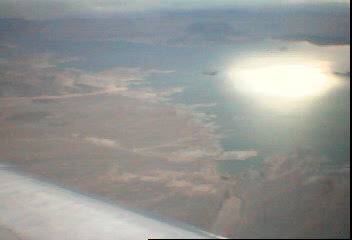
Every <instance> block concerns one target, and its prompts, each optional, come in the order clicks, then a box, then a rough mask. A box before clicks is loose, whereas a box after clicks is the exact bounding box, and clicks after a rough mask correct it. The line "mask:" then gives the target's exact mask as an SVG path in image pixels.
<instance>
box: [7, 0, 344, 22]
mask: <svg viewBox="0 0 352 240" xmlns="http://www.w3.org/2000/svg"><path fill="white" fill-rule="evenodd" d="M322 3H324V4H347V5H349V4H350V1H349V0H309V1H308V0H216V1H215V0H213V1H204V0H101V1H96V0H0V17H16V18H27V19H43V18H44V19H45V18H57V17H65V16H77V15H90V14H94V15H95V14H98V15H99V14H106V13H129V12H135V11H146V10H182V9H183V10H184V9H207V8H222V7H226V8H231V7H249V8H255V7H277V6H282V5H284V6H288V5H291V4H293V5H296V4H322Z"/></svg>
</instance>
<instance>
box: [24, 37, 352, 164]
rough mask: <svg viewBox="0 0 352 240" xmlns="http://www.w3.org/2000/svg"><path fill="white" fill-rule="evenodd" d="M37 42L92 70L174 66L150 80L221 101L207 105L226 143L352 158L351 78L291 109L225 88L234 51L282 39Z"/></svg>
mask: <svg viewBox="0 0 352 240" xmlns="http://www.w3.org/2000/svg"><path fill="white" fill-rule="evenodd" d="M34 43H36V42H35V41H33V43H31V42H29V43H28V42H27V43H22V44H27V45H28V46H29V49H32V51H48V52H54V53H57V54H60V55H65V56H66V55H69V56H78V57H81V60H79V61H76V62H70V63H67V64H63V65H62V67H66V66H67V65H68V66H70V67H75V68H80V69H83V70H87V71H92V72H94V71H100V70H103V69H108V68H111V67H115V66H120V67H139V68H142V69H160V70H173V71H174V72H173V73H169V74H153V75H151V76H149V77H148V78H147V79H146V83H145V85H146V86H152V87H154V88H168V87H176V86H180V87H184V92H182V93H178V94H175V95H174V96H172V97H171V99H170V101H171V102H174V103H183V104H187V105H191V104H202V103H205V104H207V103H216V104H217V105H216V106H215V107H211V108H203V109H202V110H200V111H204V112H205V113H208V114H214V115H215V116H216V119H215V120H214V121H215V122H216V124H217V125H218V126H219V127H220V128H219V131H220V132H221V133H222V134H223V135H224V137H223V139H222V140H221V145H222V147H223V148H224V150H246V149H256V150H258V151H260V152H267V153H270V154H271V153H285V152H290V151H294V150H295V149H297V148H309V149H311V150H313V151H315V152H317V153H319V154H321V155H323V156H327V157H328V158H330V159H331V160H332V161H334V162H336V163H345V162H347V161H349V156H350V119H349V112H350V110H349V108H350V105H349V98H350V88H349V79H348V80H346V83H345V85H344V87H342V88H341V87H340V88H337V89H334V90H331V91H330V92H328V93H327V94H325V95H324V96H321V97H319V98H317V99H315V100H314V101H312V102H310V103H309V104H307V105H297V106H294V108H293V109H290V110H287V111H286V110H285V109H281V110H280V111H277V110H275V109H272V108H271V107H270V106H269V107H266V106H265V105H264V106H263V105H261V104H258V102H255V101H254V100H253V98H251V97H248V96H245V95H243V94H239V93H236V92H235V91H233V92H231V93H229V91H226V89H224V84H223V82H224V79H225V78H226V76H225V71H226V69H227V68H228V66H229V65H230V63H231V61H233V59H241V58H242V57H244V56H246V54H247V53H248V52H251V53H253V52H256V51H258V52H262V53H263V52H264V53H265V52H268V54H271V53H272V52H273V51H274V52H275V51H277V49H278V48H281V47H282V46H281V45H282V43H281V45H280V46H278V45H277V44H273V43H260V44H245V45H241V46H233V45H222V46H217V47H214V46H213V47H204V46H203V47H190V46H188V47H171V46H158V45H148V44H137V43H125V42H103V43H102V42H89V41H87V42H72V41H44V40H41V41H40V42H39V43H40V44H39V43H36V44H34ZM36 46H38V48H36ZM39 46H40V47H39ZM204 71H217V72H219V74H217V75H214V76H209V75H205V74H204Z"/></svg>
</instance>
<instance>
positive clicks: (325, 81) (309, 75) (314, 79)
mask: <svg viewBox="0 0 352 240" xmlns="http://www.w3.org/2000/svg"><path fill="white" fill-rule="evenodd" d="M229 77H230V80H231V84H233V85H234V87H235V88H236V89H237V90H240V91H243V92H246V93H251V94H254V95H255V96H267V97H275V98H282V99H302V98H306V97H313V96H317V95H320V94H323V93H324V92H325V91H327V90H328V89H329V88H330V87H331V86H332V84H333V81H332V78H333V76H332V74H331V73H330V71H329V68H328V67H327V66H326V65H324V64H321V63H318V64H317V63H314V64H312V63H295V62H284V63H279V62H273V63H269V64H260V63H258V64H249V65H248V66H247V65H245V66H239V67H233V68H231V70H230V71H229Z"/></svg>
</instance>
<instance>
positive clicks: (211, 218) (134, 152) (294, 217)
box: [0, 0, 350, 239]
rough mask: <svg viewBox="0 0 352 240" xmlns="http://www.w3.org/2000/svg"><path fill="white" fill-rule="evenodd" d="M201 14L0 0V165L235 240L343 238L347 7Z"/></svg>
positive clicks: (246, 6)
mask: <svg viewBox="0 0 352 240" xmlns="http://www.w3.org/2000/svg"><path fill="white" fill-rule="evenodd" d="M204 2H206V3H204V4H203V3H202V4H199V1H193V0H191V1H187V2H186V1H183V0H179V1H176V0H170V1H165V3H160V2H159V1H154V0H148V1H139V0H138V1H137V0H136V1H102V2H99V3H96V2H94V1H77V2H75V3H74V2H73V1H70V0H67V1H63V2H62V3H61V2H55V3H52V4H48V3H44V2H41V1H36V0H33V1H18V3H16V4H15V2H12V1H1V0H0V9H7V10H8V11H0V17H1V18H0V34H1V35H0V161H1V163H3V164H6V165H8V166H12V167H13V168H15V169H17V170H20V171H23V172H24V173H26V174H28V173H29V174H31V175H32V176H34V177H38V178H40V179H43V180H44V181H48V182H53V183H56V184H59V185H61V186H63V187H65V188H68V189H70V190H73V191H75V190H77V191H79V192H83V193H87V194H90V195H94V196H98V197H99V198H103V199H107V200H109V201H110V202H112V203H117V204H122V205H126V206H128V207H130V208H134V209H142V210H146V211H147V212H151V213H153V214H156V215H160V216H163V217H165V218H167V219H171V220H178V221H182V222H184V223H186V224H190V225H193V226H196V227H198V228H201V229H203V230H206V231H209V232H212V233H216V234H219V235H223V236H226V237H260V238H262V237H263V238H264V237H280V238H284V237H290V238H292V237H314V238H316V237H337V238H345V237H349V236H350V220H349V217H350V215H349V209H350V207H349V202H350V190H349V187H350V183H349V182H350V181H349V180H350V117H349V115H350V103H349V102H350V101H349V100H350V30H349V27H350V22H349V17H350V13H349V9H350V4H349V1H320V0H317V1H314V2H311V1H275V0H273V1H266V2H264V1H260V0H258V1H256V0H253V1H226V0H223V1H216V3H213V2H212V1H204ZM56 9H61V10H62V11H61V13H57V11H56ZM54 10H55V11H54ZM0 206H1V198H0ZM0 214H1V207H0ZM6 222H7V221H4V222H2V221H1V219H0V234H1V231H3V230H2V229H8V228H9V227H8V226H6V224H5V223H6ZM13 233H14V234H15V235H16V234H18V233H16V231H14V230H13ZM24 239H25V238H24Z"/></svg>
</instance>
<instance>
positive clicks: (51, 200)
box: [0, 166, 217, 240]
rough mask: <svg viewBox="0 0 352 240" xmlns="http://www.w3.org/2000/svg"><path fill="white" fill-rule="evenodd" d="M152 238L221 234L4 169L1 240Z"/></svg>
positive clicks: (0, 180)
mask: <svg viewBox="0 0 352 240" xmlns="http://www.w3.org/2000/svg"><path fill="white" fill-rule="evenodd" d="M1 236H2V237H1ZM151 238H159V239H160V238H193V239H200V238H203V239H204V238H217V236H215V235H212V234H209V233H206V232H203V231H200V230H197V229H195V228H191V227H189V228H188V227H186V228H184V227H179V226H176V225H172V224H169V223H167V222H163V221H159V220H156V219H153V218H149V217H147V216H145V215H142V214H138V213H136V212H133V211H130V210H126V209H125V208H122V207H118V206H113V205H112V204H108V203H105V202H103V201H99V200H96V199H93V198H89V197H87V196H84V195H81V194H78V193H75V192H71V191H68V190H65V189H63V188H60V187H57V186H54V185H52V184H47V183H42V182H41V181H39V180H36V179H33V178H30V177H27V176H24V175H22V174H19V173H17V172H14V171H12V170H10V169H8V168H6V167H1V166H0V239H1V240H7V239H11V240H12V239H21V240H120V239H121V240H124V239H126V240H127V239H128V240H130V239H151Z"/></svg>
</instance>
